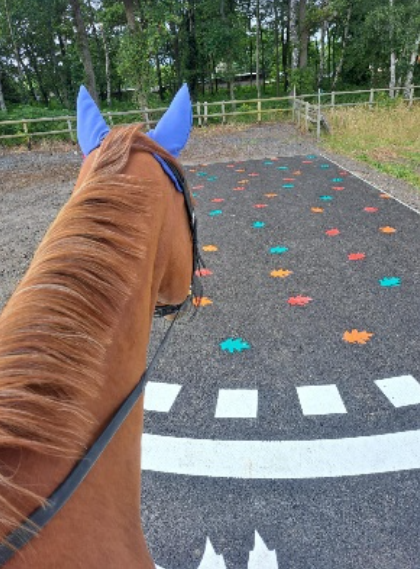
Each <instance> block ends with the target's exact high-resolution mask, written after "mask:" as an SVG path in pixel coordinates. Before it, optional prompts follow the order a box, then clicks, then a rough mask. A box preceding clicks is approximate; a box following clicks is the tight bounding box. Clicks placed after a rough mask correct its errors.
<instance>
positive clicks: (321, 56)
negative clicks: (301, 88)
mask: <svg viewBox="0 0 420 569" xmlns="http://www.w3.org/2000/svg"><path fill="white" fill-rule="evenodd" d="M327 27H328V23H327V21H326V20H325V19H324V20H323V22H322V25H321V36H320V40H319V42H320V53H319V69H318V83H317V84H318V89H320V88H321V84H322V81H323V79H324V75H325V37H326V34H327Z"/></svg>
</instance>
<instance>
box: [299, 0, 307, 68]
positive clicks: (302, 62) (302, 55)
mask: <svg viewBox="0 0 420 569" xmlns="http://www.w3.org/2000/svg"><path fill="white" fill-rule="evenodd" d="M306 1H307V0H300V2H299V69H304V68H305V67H307V65H308V45H309V29H308V25H307V23H306Z"/></svg>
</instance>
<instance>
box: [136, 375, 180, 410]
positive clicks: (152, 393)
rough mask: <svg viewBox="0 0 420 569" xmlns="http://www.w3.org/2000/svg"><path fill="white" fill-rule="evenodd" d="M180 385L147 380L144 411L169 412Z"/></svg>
mask: <svg viewBox="0 0 420 569" xmlns="http://www.w3.org/2000/svg"><path fill="white" fill-rule="evenodd" d="M181 388H182V385H177V384H174V383H159V382H157V381H149V383H148V384H147V385H146V390H145V398H144V408H145V409H146V411H160V412H161V413H169V411H170V410H171V407H172V405H173V404H174V403H175V399H176V398H177V396H178V393H179V392H180V391H181Z"/></svg>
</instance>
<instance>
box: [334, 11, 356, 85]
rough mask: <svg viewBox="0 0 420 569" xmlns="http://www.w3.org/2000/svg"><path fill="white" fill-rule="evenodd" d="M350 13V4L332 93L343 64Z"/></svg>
mask: <svg viewBox="0 0 420 569" xmlns="http://www.w3.org/2000/svg"><path fill="white" fill-rule="evenodd" d="M351 13H352V6H351V4H350V6H349V8H348V10H347V16H346V23H345V27H344V34H343V43H342V49H341V57H340V61H339V62H338V65H337V68H336V70H335V72H334V79H333V82H332V85H331V90H332V91H334V89H335V87H336V85H337V81H338V78H339V77H340V74H341V71H342V69H343V63H344V54H345V51H346V46H347V39H348V37H349V28H350V18H351Z"/></svg>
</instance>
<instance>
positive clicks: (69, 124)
mask: <svg viewBox="0 0 420 569" xmlns="http://www.w3.org/2000/svg"><path fill="white" fill-rule="evenodd" d="M67 126H68V127H69V134H70V139H71V141H72V142H73V143H74V142H76V141H75V139H74V134H73V129H72V128H71V120H70V119H67Z"/></svg>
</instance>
